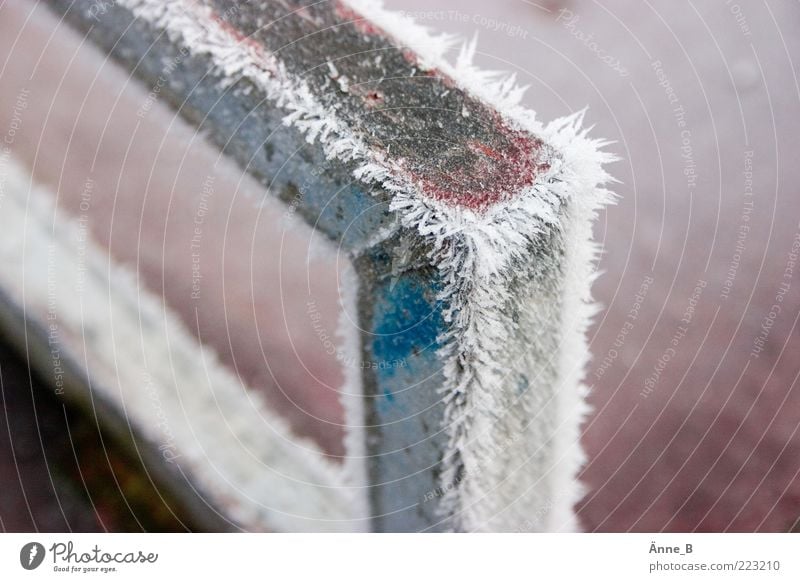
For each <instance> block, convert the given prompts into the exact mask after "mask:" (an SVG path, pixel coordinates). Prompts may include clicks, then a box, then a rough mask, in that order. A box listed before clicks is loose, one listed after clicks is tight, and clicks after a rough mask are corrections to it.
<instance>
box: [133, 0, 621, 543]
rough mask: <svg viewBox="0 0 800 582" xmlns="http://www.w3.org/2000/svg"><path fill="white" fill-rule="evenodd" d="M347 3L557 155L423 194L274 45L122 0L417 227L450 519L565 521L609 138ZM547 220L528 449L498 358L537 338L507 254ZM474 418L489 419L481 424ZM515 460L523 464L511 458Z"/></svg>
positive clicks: (156, 1) (518, 250)
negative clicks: (447, 191) (517, 433)
mask: <svg viewBox="0 0 800 582" xmlns="http://www.w3.org/2000/svg"><path fill="white" fill-rule="evenodd" d="M345 2H346V4H348V5H349V6H350V7H351V8H352V9H353V10H355V11H357V12H358V13H360V14H362V15H364V16H365V17H367V18H368V19H369V20H371V21H372V22H374V23H376V24H377V25H378V26H380V27H381V28H383V29H384V30H386V31H387V32H388V33H389V34H391V35H392V36H393V37H394V38H395V39H396V40H397V41H398V42H400V43H402V44H404V45H406V46H408V47H410V48H412V49H413V50H414V51H415V52H416V53H417V54H418V55H419V57H420V61H421V63H423V65H425V64H427V65H429V66H431V67H435V68H437V69H439V70H441V71H442V72H443V73H445V74H447V75H449V76H450V77H452V78H453V79H454V80H455V82H456V83H457V84H459V85H460V87H461V88H462V89H463V90H465V91H466V92H468V93H469V94H471V95H473V96H475V97H477V98H479V99H482V100H483V101H485V102H486V103H488V104H489V105H491V106H492V107H494V108H495V109H497V110H498V111H499V112H500V113H501V114H502V115H503V116H504V118H505V120H506V121H507V122H508V123H509V124H510V125H512V126H514V127H517V128H519V129H523V130H526V131H529V132H531V133H533V134H535V135H537V136H539V137H541V138H542V139H543V140H544V141H545V142H546V143H547V144H548V145H549V146H551V147H552V148H553V150H554V151H555V152H556V154H557V155H556V157H554V158H553V159H552V160H551V162H552V164H551V169H550V170H549V172H548V173H547V174H546V175H545V176H542V177H541V179H540V180H539V182H538V183H537V184H536V185H534V186H532V187H530V188H529V189H527V190H526V191H524V192H520V193H518V194H517V195H516V196H515V197H514V198H513V199H511V200H509V201H507V202H503V203H499V204H496V205H494V206H492V207H491V208H489V209H488V210H486V211H482V212H476V211H471V210H469V209H464V208H454V207H451V206H448V205H446V204H444V203H440V202H436V201H433V200H429V199H425V198H423V197H422V196H420V194H419V191H418V189H417V188H416V186H415V184H414V183H412V182H411V181H410V180H409V179H407V178H406V177H404V174H403V173H402V172H401V171H400V169H399V168H398V167H396V165H394V164H393V163H392V161H391V160H388V159H386V158H385V157H384V156H383V155H381V154H380V153H377V152H375V151H373V150H371V149H370V148H369V147H368V146H367V144H366V143H364V141H363V140H362V139H360V137H359V136H357V135H354V134H353V133H352V132H351V131H350V129H349V128H348V127H347V126H346V125H345V124H344V123H343V122H342V121H341V120H339V119H338V118H337V117H336V115H335V113H334V112H332V111H328V110H327V109H326V108H325V107H324V106H323V105H322V104H321V103H319V102H318V101H317V100H316V99H315V98H314V97H313V95H312V93H311V91H310V90H309V88H308V87H307V86H306V85H305V84H304V83H303V82H302V81H300V80H297V79H291V78H290V77H289V76H288V75H287V74H286V72H285V68H284V67H283V65H282V64H281V63H280V61H279V60H278V59H277V58H275V56H274V55H271V54H268V53H266V52H265V51H263V50H261V49H260V48H258V47H257V46H255V45H252V44H248V43H240V42H238V41H237V40H236V39H234V38H232V37H231V36H230V35H229V34H228V33H227V32H226V31H225V30H223V29H222V28H221V27H220V26H219V25H217V24H215V23H214V22H213V20H212V19H210V18H204V16H207V15H208V14H209V12H210V9H209V8H207V7H204V6H202V5H201V4H199V3H196V2H191V1H190V0H178V1H173V2H163V1H162V0H120V4H121V5H123V6H125V7H127V8H129V9H130V10H132V11H133V12H134V14H136V15H137V16H138V17H140V18H143V19H145V20H147V21H149V22H151V23H152V24H153V25H154V26H156V27H159V28H162V29H164V30H165V31H166V32H167V33H168V34H169V35H170V37H171V38H172V39H173V40H174V41H180V42H182V44H184V45H185V46H186V47H188V49H189V50H190V51H191V52H192V53H194V54H203V55H207V56H209V57H211V59H212V61H213V62H214V63H215V64H216V69H217V70H218V72H220V73H222V74H223V75H224V77H225V78H226V79H227V80H229V81H230V82H233V81H234V80H236V79H238V78H239V77H240V76H244V77H247V78H248V79H249V80H250V81H251V82H253V83H254V84H255V85H256V86H258V87H260V88H261V89H262V90H263V91H264V92H265V94H266V95H267V96H268V97H269V98H271V99H272V100H274V101H275V102H276V104H277V105H278V106H279V107H282V108H284V109H285V110H286V111H287V115H286V117H285V119H284V122H285V123H286V124H287V125H292V126H294V127H295V128H297V129H298V130H299V131H301V132H303V133H304V134H305V135H306V138H307V140H308V141H309V142H315V141H316V142H319V143H320V144H321V146H322V147H323V149H324V151H325V153H326V155H327V156H328V157H329V158H336V159H339V160H343V161H354V162H356V163H357V164H358V168H357V169H356V170H355V172H354V175H355V177H356V178H358V179H359V180H362V181H363V182H365V183H373V184H378V185H380V186H381V187H382V188H384V189H386V190H388V191H391V192H393V193H394V198H393V201H392V204H391V208H392V209H393V210H395V211H396V212H397V213H398V215H399V217H400V220H401V222H402V224H403V225H404V226H406V227H407V228H410V229H414V230H416V231H417V232H418V233H419V235H420V236H421V237H422V239H423V240H424V241H425V242H426V243H427V244H428V245H429V247H430V248H432V249H433V250H432V253H431V255H430V258H431V260H432V261H433V262H434V264H435V265H436V267H437V268H438V269H439V271H440V273H441V275H442V280H443V281H444V282H445V283H446V286H445V288H444V289H443V290H442V292H441V296H440V299H442V300H443V301H444V302H445V305H447V309H446V313H445V316H446V318H447V321H448V323H449V324H450V330H449V331H448V332H447V334H446V335H445V336H444V337H443V338H442V340H443V341H444V347H443V348H442V352H441V356H442V357H443V358H444V361H445V368H444V372H445V377H446V384H445V386H443V388H442V391H443V394H444V395H445V396H444V397H445V399H446V402H447V412H446V419H445V422H446V423H447V428H448V431H449V434H450V447H449V450H448V451H447V453H446V455H445V467H444V471H443V475H442V487H443V490H445V491H447V493H446V494H445V498H444V499H443V507H444V510H445V511H446V512H447V511H453V512H455V514H456V515H457V521H456V525H457V527H459V528H463V529H467V530H480V529H501V530H509V529H531V530H537V531H542V530H570V529H575V528H576V527H577V524H576V520H575V518H574V515H573V512H572V509H571V508H572V506H573V505H574V503H575V502H576V501H577V500H578V498H579V497H580V494H581V488H580V486H579V485H578V484H577V482H576V480H575V475H576V473H577V471H578V469H579V467H580V465H581V463H582V462H583V454H582V451H581V447H580V444H579V436H580V431H579V426H580V422H581V419H582V417H583V415H584V414H585V412H586V405H585V404H584V393H585V390H586V389H585V387H584V386H583V383H582V379H583V376H584V368H585V365H586V363H587V361H588V358H589V354H588V349H587V345H586V340H585V331H586V328H587V326H588V325H589V321H590V319H591V317H592V315H593V314H594V313H595V309H596V308H595V307H594V306H593V305H592V303H591V294H590V288H591V283H592V280H593V278H594V274H593V267H592V264H593V260H594V258H595V254H596V248H595V246H594V244H593V243H592V242H591V239H592V236H591V234H592V233H591V224H592V222H593V220H594V218H595V215H596V212H597V210H598V209H599V208H600V207H602V206H603V205H604V204H606V203H608V202H610V201H611V200H612V195H611V193H610V192H609V191H607V190H606V189H604V188H603V187H602V186H603V185H604V184H607V183H609V182H611V181H612V179H611V177H610V176H609V175H608V174H607V173H606V172H605V171H604V170H603V164H605V163H607V162H611V161H613V160H614V159H615V157H614V156H613V155H611V154H609V153H606V152H602V151H600V148H602V147H603V146H605V145H607V143H608V142H604V141H602V140H597V139H590V138H588V137H587V133H588V130H587V129H582V128H581V126H582V122H583V116H584V114H583V112H579V113H576V114H573V115H570V116H568V117H565V118H562V119H558V120H555V121H553V122H551V123H549V124H547V125H542V124H541V123H540V122H538V121H537V120H536V116H535V114H534V112H532V111H531V110H529V109H527V108H525V107H523V106H522V105H521V98H522V96H523V94H524V91H525V88H524V87H518V86H517V84H516V80H515V77H514V75H510V76H506V75H504V74H502V73H497V72H487V71H482V70H480V69H478V68H476V67H475V66H473V65H472V60H473V56H474V54H475V48H476V44H475V41H472V42H470V43H467V44H465V45H464V46H463V47H462V49H461V51H460V54H459V56H458V58H457V60H456V62H455V64H450V63H448V62H447V61H446V59H445V57H444V55H445V53H446V51H448V50H449V49H450V48H452V46H453V44H454V39H453V37H451V36H446V35H443V36H434V35H432V34H430V33H429V31H428V30H427V29H426V28H424V27H422V26H419V25H417V24H416V23H414V22H413V21H412V20H410V19H409V18H406V17H404V16H401V15H398V14H395V13H391V12H388V11H386V10H384V9H383V7H382V5H381V3H380V2H378V1H376V0H345ZM550 230H553V231H557V232H559V233H560V234H561V236H562V239H563V240H564V251H565V257H564V260H563V262H562V263H561V264H560V265H553V268H554V269H556V271H557V272H559V273H560V275H558V276H559V277H561V281H560V284H559V289H560V290H561V291H560V296H559V297H558V301H556V302H551V303H550V304H548V305H541V304H539V303H536V304H532V303H531V304H529V305H525V304H521V305H518V306H517V307H518V309H520V310H525V309H528V310H539V311H542V310H545V311H547V310H548V309H549V310H552V312H548V313H546V314H549V315H552V317H554V318H556V319H555V321H558V320H560V321H561V327H560V329H561V338H560V344H559V346H558V350H557V356H556V357H557V362H555V365H556V368H557V378H558V380H557V382H556V383H555V385H549V386H547V387H545V388H541V389H542V390H545V391H546V392H547V393H548V394H549V395H548V396H547V398H546V399H545V402H546V403H547V404H548V408H547V410H548V415H549V416H551V417H552V416H555V418H547V419H541V418H540V416H541V415H537V412H539V411H537V410H536V409H535V402H537V401H539V400H541V394H540V395H534V396H533V397H532V398H534V400H533V401H527V400H526V401H523V402H521V403H520V406H521V407H522V411H523V412H524V413H525V414H526V415H527V416H528V417H529V418H530V419H534V420H531V421H530V422H541V423H542V426H543V427H544V426H547V427H551V428H552V430H551V431H550V433H548V434H549V437H550V438H549V440H547V442H545V443H533V444H534V445H535V447H537V448H536V449H531V444H530V443H522V444H519V443H516V441H515V438H514V434H513V433H514V430H512V429H511V427H512V426H516V425H515V424H514V422H512V421H511V420H508V423H509V425H508V426H504V425H503V423H504V422H506V419H508V418H510V416H511V415H509V414H506V412H507V408H508V407H509V406H514V405H515V402H514V401H509V400H508V399H507V398H504V397H503V396H502V394H503V391H502V390H501V389H500V387H501V386H502V385H503V383H504V382H505V381H506V378H505V375H504V373H503V371H502V370H501V369H500V366H498V365H497V362H498V361H502V360H503V359H504V358H507V355H506V354H504V353H503V352H504V351H508V346H509V345H511V344H510V342H514V341H516V342H518V343H519V342H520V341H521V342H522V344H523V345H524V344H525V342H528V341H535V332H534V331H532V330H521V332H520V331H519V330H516V329H515V325H514V323H513V322H511V321H510V320H509V319H508V317H507V316H506V315H504V313H505V311H506V310H507V309H506V308H507V307H508V306H509V305H510V304H511V303H513V302H515V301H518V302H525V301H526V299H525V298H524V297H514V296H513V292H512V291H511V289H510V288H509V284H510V282H511V278H512V276H513V275H514V273H513V271H514V270H515V269H514V268H513V265H514V264H518V263H519V262H520V261H525V259H526V256H527V254H528V251H529V248H530V245H531V244H534V243H535V242H536V240H537V239H539V238H540V237H542V236H543V235H544V234H546V233H547V232H549V231H550ZM558 269H560V271H559V270H558ZM556 271H554V273H555V272H556ZM556 306H557V310H556ZM518 347H521V346H518ZM526 362H527V364H526ZM516 363H517V365H521V366H526V365H527V366H532V369H531V370H530V371H531V372H533V373H538V372H539V371H541V370H540V368H541V363H540V362H539V363H537V362H531V361H530V358H524V357H523V360H522V361H521V363H520V361H516ZM522 371H523V372H524V371H525V370H522ZM534 388H535V389H536V390H539V389H540V387H538V386H533V388H532V390H531V391H534V390H533V389H534ZM537 399H539V400H537ZM551 410H552V411H553V412H552V413H551V412H550V411H551ZM514 414H517V413H514ZM517 416H518V415H517ZM479 417H481V418H482V419H483V420H481V421H480V422H479V421H478V418H479ZM486 418H495V419H496V420H495V421H494V422H493V423H490V424H488V425H487V424H486V422H487V421H486ZM518 420H519V418H517V419H516V421H518ZM516 421H515V422H516ZM526 428H534V429H535V428H536V427H526ZM534 432H535V431H534ZM497 435H505V436H504V437H503V438H505V440H506V441H508V442H506V444H505V445H502V446H501V447H500V449H501V450H502V454H498V453H497V451H498V442H499V441H498V438H499V437H498V436H497ZM509 442H510V444H509ZM543 448H544V449H547V450H546V452H547V454H546V455H544V454H542V449H543ZM543 463H544V464H545V465H543ZM523 465H530V466H527V467H525V468H524V470H523ZM509 472H512V473H515V476H514V479H515V481H516V483H515V486H514V487H512V488H511V493H508V492H507V493H505V494H497V495H495V492H496V491H499V490H500V489H501V488H503V487H505V486H506V485H507V483H506V481H507V480H508V475H509ZM456 483H457V484H458V486H455V487H453V486H451V484H456Z"/></svg>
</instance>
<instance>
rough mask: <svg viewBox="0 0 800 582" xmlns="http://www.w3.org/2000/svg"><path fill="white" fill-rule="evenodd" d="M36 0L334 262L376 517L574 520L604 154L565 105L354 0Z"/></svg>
mask: <svg viewBox="0 0 800 582" xmlns="http://www.w3.org/2000/svg"><path fill="white" fill-rule="evenodd" d="M48 4H49V5H50V6H52V7H53V8H54V9H55V10H57V11H58V12H59V13H61V14H63V15H65V17H66V19H67V21H69V22H71V23H72V24H74V25H75V26H77V27H78V28H79V29H81V30H83V31H84V32H85V33H86V34H87V35H88V36H90V37H91V39H92V40H93V41H94V42H95V43H96V44H97V45H98V46H100V47H101V48H103V49H104V50H105V51H107V52H108V53H109V54H111V55H112V56H113V57H114V58H115V59H116V60H117V61H119V62H120V63H122V64H123V66H125V67H127V68H128V69H129V70H130V71H131V72H132V73H133V74H135V75H136V76H137V77H139V78H140V79H142V80H143V81H144V82H145V83H146V84H147V85H149V86H154V85H157V86H159V88H160V95H161V97H163V98H164V99H166V100H167V101H168V102H169V103H170V104H171V105H172V106H173V107H174V108H175V109H176V110H177V111H178V112H179V113H180V114H181V115H182V116H183V117H184V118H186V119H187V120H188V121H189V122H190V123H192V124H194V125H195V126H196V127H197V128H198V130H200V131H203V132H204V134H206V135H208V136H209V137H210V139H211V140H212V141H213V142H215V143H216V144H217V145H218V146H219V147H221V148H223V150H224V152H225V153H226V154H227V155H229V156H230V157H231V158H233V159H234V160H236V161H237V162H238V163H239V164H240V165H241V166H242V168H243V169H244V170H246V171H247V172H249V173H250V174H252V175H253V176H255V177H256V178H257V179H258V180H260V181H261V182H262V184H264V185H265V186H267V187H268V188H269V189H270V191H271V192H274V193H276V194H277V195H278V196H279V197H281V198H282V199H284V200H285V201H286V202H287V203H289V204H292V205H293V206H295V207H296V209H297V211H298V213H299V214H300V215H301V216H303V217H304V218H305V219H306V220H307V221H308V222H309V223H310V224H312V225H314V226H315V227H316V228H318V229H319V230H320V231H322V232H324V233H325V234H326V235H327V236H328V237H329V238H330V239H331V240H333V241H335V242H336V243H337V244H340V245H341V246H342V248H344V249H345V250H346V251H347V252H349V253H350V255H351V256H352V258H353V261H354V263H355V265H356V270H357V273H358V276H359V291H358V298H357V304H358V310H359V318H360V321H359V324H360V327H361V329H362V330H363V332H362V334H361V337H360V350H361V353H362V357H363V360H364V361H368V362H375V363H377V364H383V365H377V366H375V367H368V368H367V369H365V370H364V371H363V373H362V376H361V378H360V382H359V383H360V385H361V389H362V391H363V405H364V406H363V410H364V414H363V419H362V420H363V424H364V425H365V426H366V429H365V434H364V435H363V436H362V437H360V438H362V441H363V443H362V444H363V447H364V448H363V452H364V453H365V455H366V458H367V475H368V477H369V486H370V493H369V499H370V502H371V514H372V524H373V529H375V530H377V531H418V530H426V531H434V530H443V529H457V530H472V529H501V530H502V529H533V530H542V529H572V528H574V527H575V523H574V518H573V516H572V512H571V506H572V504H573V503H574V502H575V500H576V499H577V497H578V495H579V488H578V487H577V486H576V484H575V482H574V475H575V473H576V471H577V468H578V466H579V464H580V461H581V453H580V446H579V443H578V435H579V432H578V423H579V421H580V418H581V414H582V410H583V408H582V407H583V405H582V392H581V391H582V387H581V384H580V381H581V377H582V370H583V366H584V364H585V360H586V357H587V354H586V347H585V342H584V340H583V331H584V330H583V328H584V327H585V325H586V321H587V319H588V317H589V314H590V312H591V307H590V306H589V305H588V300H589V285H590V280H591V267H590V263H591V259H592V256H593V252H594V251H593V247H592V246H591V245H590V243H589V239H590V235H591V229H590V222H591V219H592V217H593V214H594V210H595V209H596V208H597V207H598V206H599V205H600V204H602V203H603V202H604V201H605V200H606V199H607V196H608V195H607V193H606V192H605V190H602V189H601V188H598V184H601V183H603V182H604V181H606V180H607V178H608V177H607V175H606V174H605V173H604V172H603V171H602V169H601V164H602V163H603V162H605V161H608V160H609V159H610V156H607V155H604V154H602V153H599V152H598V147H599V146H600V145H602V144H601V142H598V141H592V140H589V139H588V138H586V136H585V133H584V132H582V131H581V130H580V129H579V125H580V121H581V116H580V115H578V116H572V117H570V118H567V119H563V120H559V121H556V122H554V123H552V124H550V125H547V126H543V125H541V124H540V123H538V122H537V121H536V120H535V118H534V116H533V114H532V112H530V111H527V110H525V109H524V108H522V107H521V106H520V105H519V104H518V102H519V99H520V97H521V94H522V91H521V90H519V89H517V88H516V85H515V83H514V80H513V78H512V79H506V78H498V77H497V76H492V75H487V74H485V73H482V72H480V71H478V70H477V69H475V68H473V67H472V65H471V62H470V61H471V56H472V53H473V52H474V46H470V45H467V46H466V47H464V48H462V51H461V55H460V56H459V59H458V62H457V63H456V65H449V64H448V63H447V61H446V60H445V59H444V57H443V53H444V51H445V50H446V49H447V48H448V47H450V46H451V45H452V43H451V42H450V41H449V40H448V39H445V38H441V37H438V38H437V37H431V36H429V35H427V33H426V32H425V31H423V30H421V29H419V28H418V27H415V26H414V25H412V24H411V23H409V22H407V21H404V20H402V19H400V18H398V17H395V16H393V15H390V14H389V13H387V12H385V11H383V10H382V9H381V8H380V7H379V6H377V5H376V4H375V3H373V2H368V1H364V0H350V1H348V2H343V1H330V2H319V3H309V2H304V1H300V0H282V1H278V0H274V1H268V2H258V3H251V2H230V1H226V0H200V1H188V0H185V1H178V2H157V1H155V0H119V1H117V2H108V3H98V2H97V0H74V1H72V0H48ZM263 252H265V253H266V252H270V249H264V251H263ZM393 362H394V363H397V362H401V363H402V365H390V364H391V363H393ZM356 424H357V423H356Z"/></svg>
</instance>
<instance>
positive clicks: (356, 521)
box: [0, 156, 368, 531]
mask: <svg viewBox="0 0 800 582" xmlns="http://www.w3.org/2000/svg"><path fill="white" fill-rule="evenodd" d="M0 179H2V192H3V194H4V195H3V196H2V197H0V233H2V234H0V240H1V241H2V244H1V245H0V261H1V262H2V264H3V269H0V285H1V286H2V288H3V289H4V290H5V291H6V292H8V293H9V295H10V296H11V297H12V298H14V299H15V300H17V301H19V302H20V303H22V304H24V306H25V309H26V312H27V316H28V318H29V319H34V320H37V321H39V322H40V323H41V324H43V325H44V326H45V328H46V329H55V331H54V332H53V333H54V337H55V338H56V342H55V343H51V345H50V349H51V350H52V349H54V348H58V349H59V350H61V352H60V353H61V355H63V356H69V357H71V358H72V360H73V361H76V362H80V363H83V362H86V363H87V365H88V369H89V371H90V375H91V378H92V388H93V390H94V393H95V394H97V395H98V396H102V397H103V398H105V399H106V400H107V401H108V402H111V403H113V404H114V405H115V406H117V407H118V408H119V409H120V410H121V411H122V412H123V414H125V416H126V418H127V419H128V420H129V422H130V424H131V426H132V427H133V428H134V429H135V430H137V432H138V434H139V435H140V436H143V437H144V438H145V440H147V441H149V443H150V445H151V446H152V447H153V448H154V449H157V448H158V447H165V446H166V447H169V448H170V450H171V451H172V453H173V454H174V455H177V459H176V460H175V463H176V464H177V465H178V466H179V467H180V469H181V471H183V472H184V473H186V474H187V475H189V476H190V479H191V481H192V483H193V485H194V486H195V487H196V488H197V490H198V491H199V492H200V494H201V495H205V496H207V499H208V501H209V503H210V504H211V505H212V506H215V507H217V508H219V509H220V510H221V511H222V512H223V513H224V515H225V516H226V517H228V518H230V519H232V520H233V521H234V522H235V523H236V524H238V525H240V526H242V527H244V528H246V529H248V530H253V531H261V530H277V531H363V530H366V529H368V523H367V520H366V519H364V511H365V508H364V501H363V499H362V498H363V496H364V494H363V491H362V490H361V488H360V487H354V486H353V483H352V481H349V480H348V478H347V476H346V474H345V472H344V471H343V469H342V468H341V467H340V466H338V465H336V464H334V463H332V462H330V461H328V459H326V458H325V457H324V455H323V454H322V452H321V451H320V450H319V449H318V447H317V446H316V445H315V444H314V443H313V442H311V441H309V440H307V439H304V438H300V437H298V436H297V435H295V434H292V432H291V430H290V428H289V426H288V424H287V423H286V421H285V420H284V419H283V418H281V417H280V416H278V415H277V414H276V413H274V412H273V411H272V410H271V409H270V408H269V406H268V405H267V403H266V402H265V401H264V399H263V398H262V397H261V395H260V394H258V393H257V392H254V391H249V390H247V389H246V388H245V387H244V386H243V385H242V384H241V383H240V382H239V381H238V380H237V378H236V377H235V376H234V375H233V374H232V373H231V372H229V371H228V370H227V369H226V368H225V367H224V366H223V365H222V364H221V363H220V362H219V360H218V358H217V356H216V355H215V353H214V352H213V351H212V350H211V349H209V348H208V347H207V346H201V345H200V344H199V343H198V342H197V340H196V339H195V338H194V337H193V336H192V335H191V334H190V333H189V332H188V331H187V330H186V329H185V328H184V326H183V324H182V323H181V322H179V320H178V318H177V317H176V316H175V315H174V314H173V313H171V312H170V311H169V310H168V309H166V308H165V307H164V305H163V302H162V300H161V299H160V298H158V297H156V296H155V295H153V294H152V293H151V292H149V291H148V290H147V289H145V288H144V287H142V286H141V285H139V282H138V281H137V278H136V276H135V274H134V273H132V272H130V271H129V270H127V269H126V268H123V267H121V266H119V265H116V264H114V263H113V262H111V261H110V260H109V257H108V254H107V252H106V251H105V250H104V249H100V248H99V247H98V246H97V245H96V244H95V243H93V242H92V240H91V239H90V238H89V236H88V233H87V232H86V225H83V226H81V225H80V224H79V223H78V222H77V221H75V220H74V219H71V218H68V217H67V216H66V215H64V214H63V212H60V213H56V210H55V208H54V207H53V204H52V201H53V200H54V196H53V195H52V194H50V193H48V192H46V191H45V190H44V189H43V188H42V187H40V186H35V185H32V183H31V178H30V177H29V175H28V174H27V171H26V170H25V169H23V168H22V167H21V166H20V165H19V164H18V163H17V162H16V161H15V160H14V159H13V158H11V157H8V156H3V158H2V159H0ZM51 325H53V326H55V328H50V327H49V326H51ZM51 353H52V352H51ZM164 462H165V463H166V462H167V461H166V460H165V461H164Z"/></svg>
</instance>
